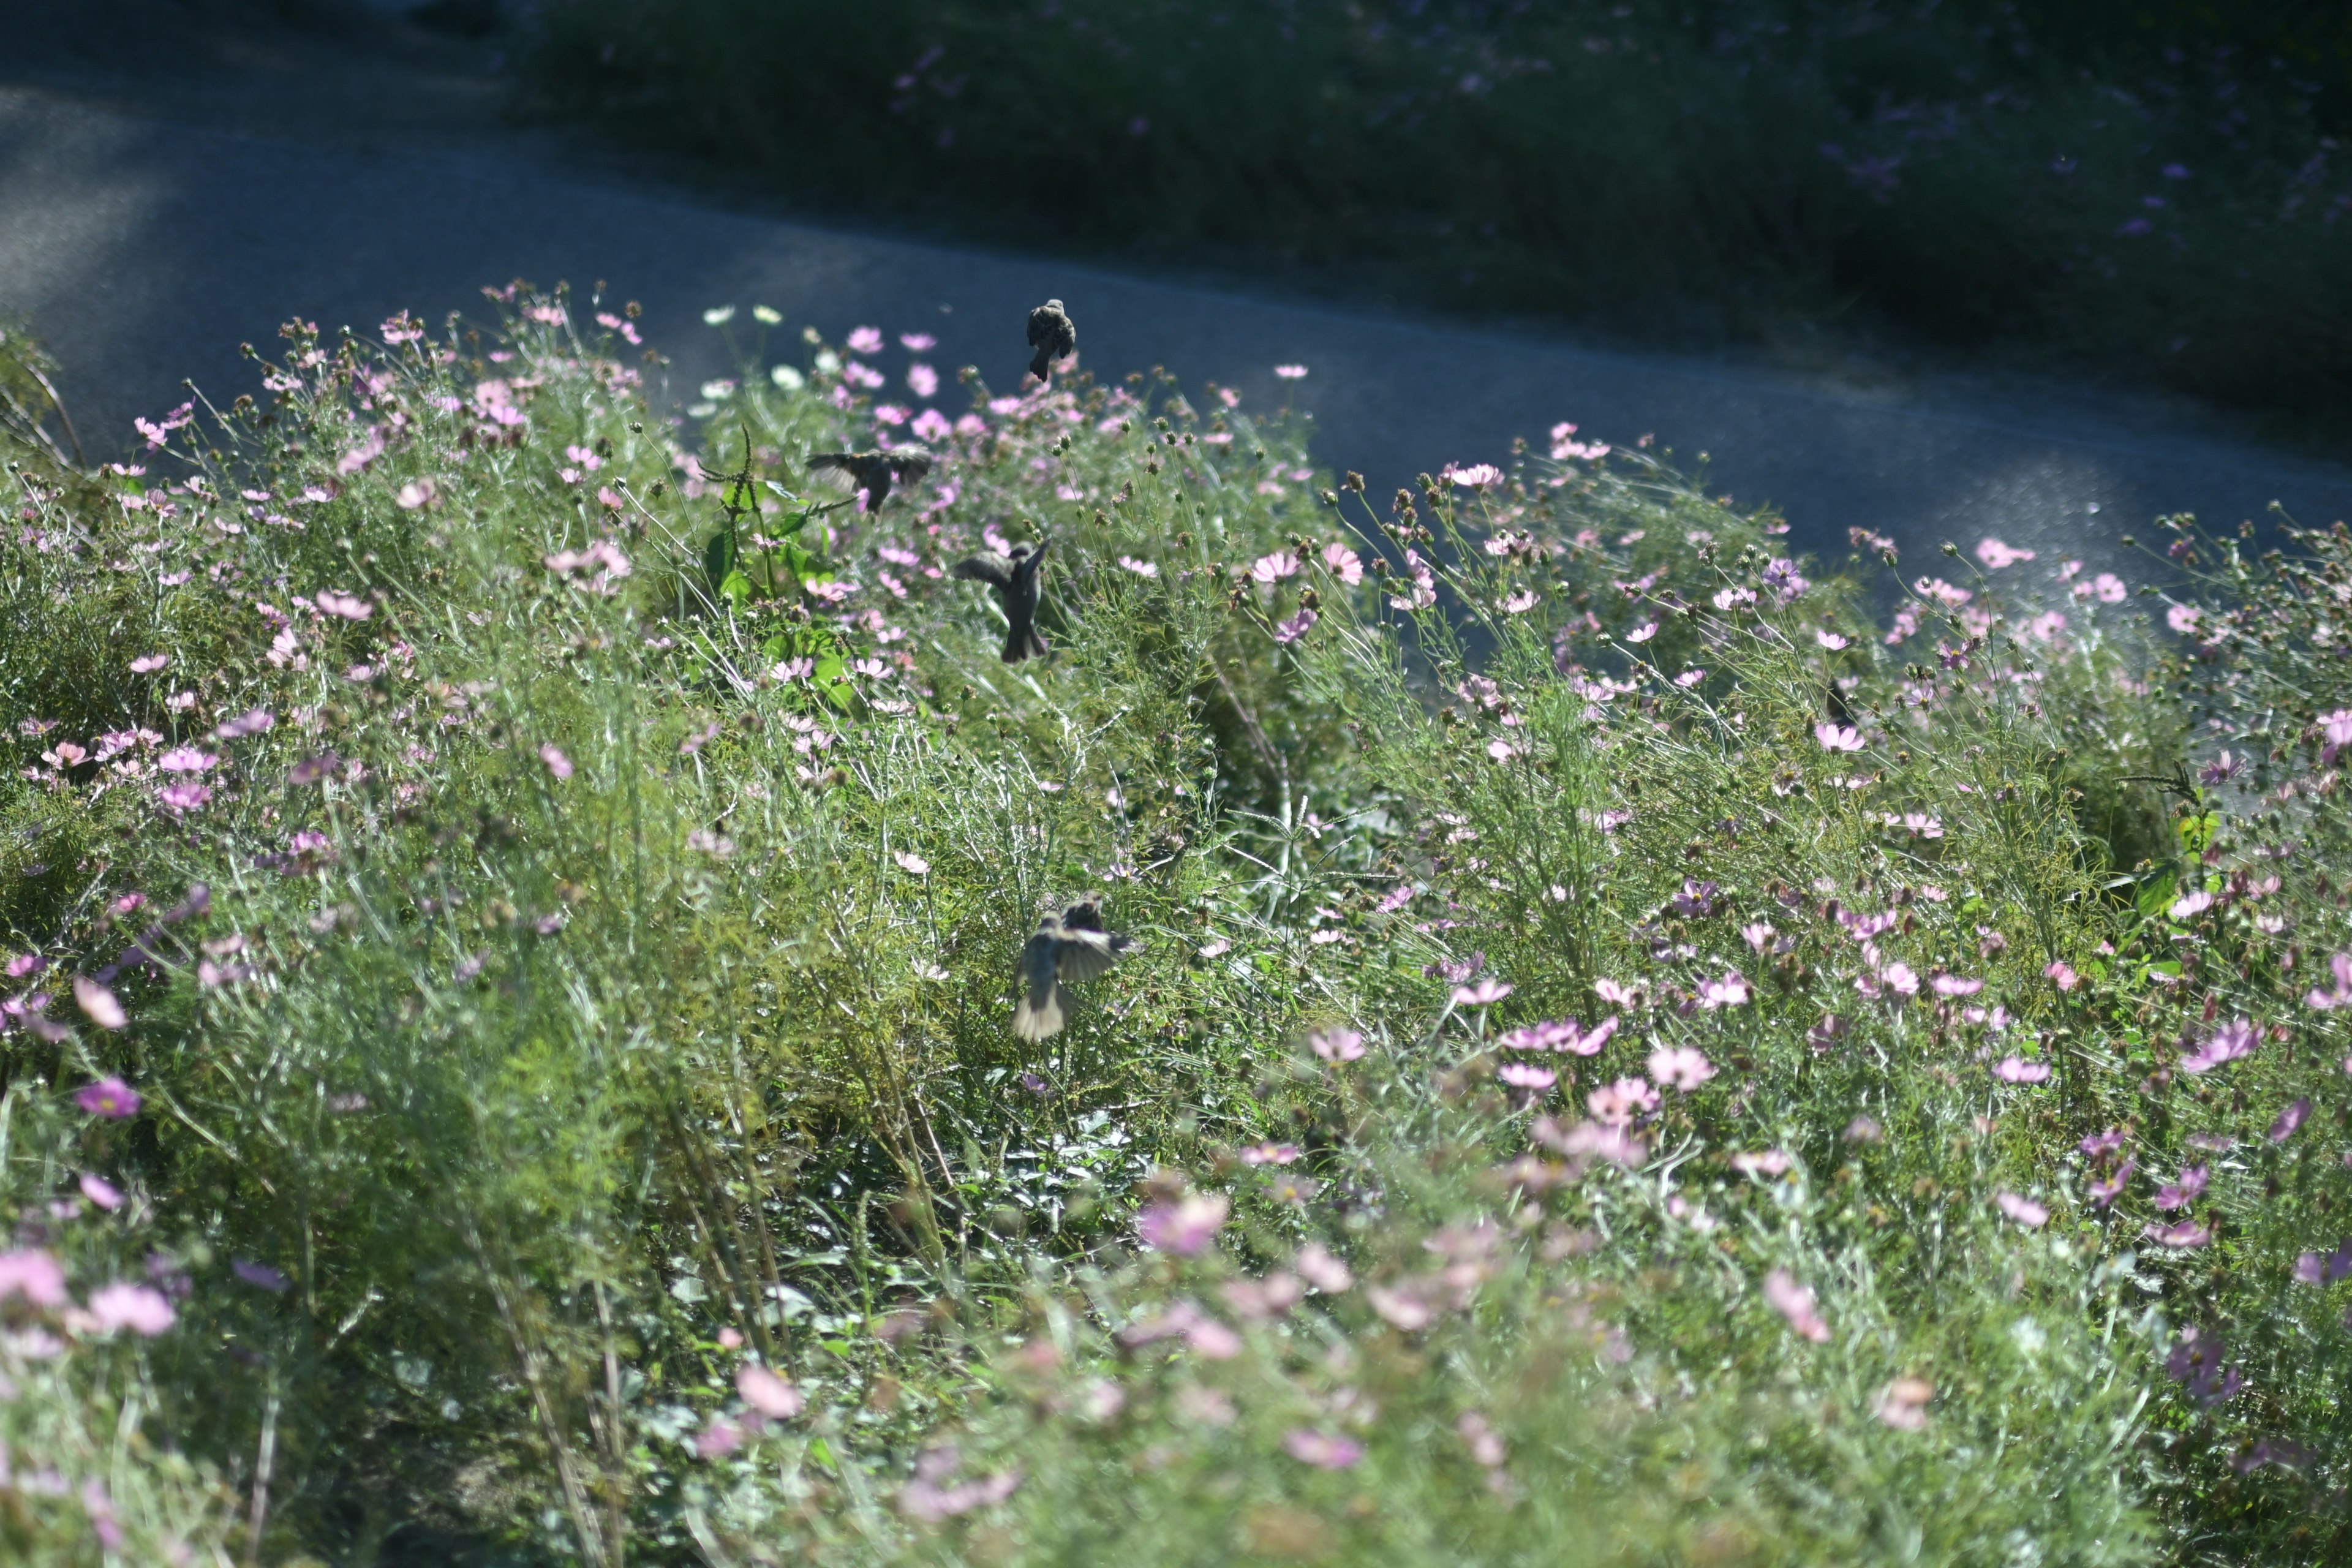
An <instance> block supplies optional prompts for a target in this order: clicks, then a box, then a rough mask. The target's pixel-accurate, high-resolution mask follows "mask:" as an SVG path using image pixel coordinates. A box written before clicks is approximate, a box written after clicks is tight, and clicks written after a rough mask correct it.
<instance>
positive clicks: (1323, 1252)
mask: <svg viewBox="0 0 2352 1568" xmlns="http://www.w3.org/2000/svg"><path fill="white" fill-rule="evenodd" d="M1290 1267H1291V1268H1293V1269H1294V1270H1295V1271H1297V1275H1298V1277H1299V1278H1300V1279H1304V1280H1306V1281H1307V1283H1308V1284H1309V1285H1312V1286H1314V1287H1315V1289H1318V1290H1320V1291H1322V1292H1323V1294H1325V1295H1326V1296H1341V1295H1345V1294H1346V1293H1347V1292H1348V1290H1349V1289H1350V1288H1351V1287H1352V1286H1353V1285H1354V1284H1355V1283H1356V1277H1355V1275H1354V1274H1353V1273H1351V1272H1349V1268H1348V1266H1347V1264H1345V1263H1344V1262H1342V1261H1340V1259H1339V1258H1338V1257H1336V1256H1335V1255H1333V1254H1332V1253H1331V1252H1330V1251H1329V1250H1328V1248H1326V1247H1324V1246H1323V1244H1322V1243H1321V1242H1319V1241H1310V1242H1308V1243H1307V1245H1306V1246H1304V1247H1300V1248H1299V1249H1298V1256H1297V1257H1296V1258H1292V1259H1291V1260H1290Z"/></svg>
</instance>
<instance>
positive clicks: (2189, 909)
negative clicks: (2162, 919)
mask: <svg viewBox="0 0 2352 1568" xmlns="http://www.w3.org/2000/svg"><path fill="white" fill-rule="evenodd" d="M2212 907H2213V895H2212V894H2210V893H2209V892H2207V891H2205V890H2204V889H2202V888H2200V889H2198V890H2197V891H2195V892H2193V893H2183V894H2182V895H2181V896H2180V897H2179V898H2177V899H2175V900H2172V908H2171V909H2170V910H2168V911H2167V912H2168V913H2169V914H2170V915H2171V916H2172V918H2173V919H2174V920H2177V921H2186V920H2194V919H2195V918H2196V917H2197V916H2199V915H2201V914H2203V913H2204V912H2205V911H2206V910H2210V909H2211V908H2212Z"/></svg>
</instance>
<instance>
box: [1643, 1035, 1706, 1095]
mask: <svg viewBox="0 0 2352 1568" xmlns="http://www.w3.org/2000/svg"><path fill="white" fill-rule="evenodd" d="M1649 1067H1650V1076H1651V1077H1652V1078H1654V1079H1657V1080H1658V1081H1659V1082H1660V1083H1661V1084H1663V1085H1664V1086H1665V1087H1666V1088H1668V1089H1677V1090H1679V1091H1681V1092H1682V1093H1684V1094H1688V1093H1690V1092H1691V1091H1692V1090H1694V1089H1697V1088H1698V1086H1699V1085H1701V1084H1703V1083H1705V1082H1706V1080H1707V1079H1711V1078H1713V1077H1714V1076H1715V1064H1714V1063H1713V1062H1710V1061H1708V1060H1707V1059H1706V1053H1704V1052H1702V1051H1698V1050H1696V1049H1694V1048H1692V1047H1688V1046H1675V1047H1662V1048H1660V1049H1658V1050H1654V1051H1652V1052H1651V1053H1650V1062H1649Z"/></svg>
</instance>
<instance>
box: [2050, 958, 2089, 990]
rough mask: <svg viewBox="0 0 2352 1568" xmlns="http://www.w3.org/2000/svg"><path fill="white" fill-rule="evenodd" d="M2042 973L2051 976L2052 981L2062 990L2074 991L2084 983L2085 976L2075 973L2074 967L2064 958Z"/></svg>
mask: <svg viewBox="0 0 2352 1568" xmlns="http://www.w3.org/2000/svg"><path fill="white" fill-rule="evenodd" d="M2042 973H2043V974H2045V975H2047V976H2049V978H2050V980H2051V982H2052V983H2053V984H2055V985H2056V986H2057V987H2058V989H2059V990H2061V991H2072V990H2073V989H2074V987H2075V986H2077V985H2080V984H2082V983H2083V977H2082V976H2081V975H2079V974H2077V973H2074V967H2073V966H2072V965H2070V964H2068V963H2065V962H2063V960H2062V961H2060V962H2059V963H2053V964H2052V965H2051V966H2050V967H2049V968H2047V969H2045V970H2043V971H2042Z"/></svg>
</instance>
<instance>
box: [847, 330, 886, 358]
mask: <svg viewBox="0 0 2352 1568" xmlns="http://www.w3.org/2000/svg"><path fill="white" fill-rule="evenodd" d="M844 342H846V343H847V344H848V347H849V352H850V353H854V354H878V353H881V352H882V331H881V329H880V328H878V327H857V328H854V329H852V330H851V331H850V334H849V336H848V337H847V338H846V339H845V340H844Z"/></svg>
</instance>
